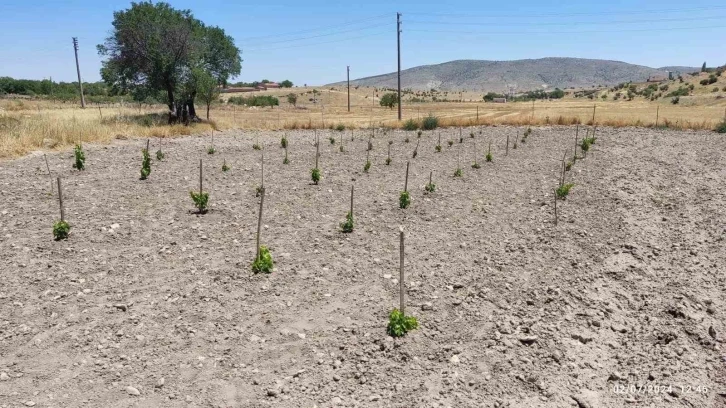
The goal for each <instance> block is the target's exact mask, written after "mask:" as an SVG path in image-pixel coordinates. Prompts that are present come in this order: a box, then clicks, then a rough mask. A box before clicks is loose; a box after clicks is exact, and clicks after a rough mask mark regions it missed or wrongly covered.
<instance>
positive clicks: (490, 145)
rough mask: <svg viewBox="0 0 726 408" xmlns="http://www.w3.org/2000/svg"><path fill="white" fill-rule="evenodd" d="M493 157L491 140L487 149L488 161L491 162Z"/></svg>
mask: <svg viewBox="0 0 726 408" xmlns="http://www.w3.org/2000/svg"><path fill="white" fill-rule="evenodd" d="M492 159H493V158H492V143H491V142H489V150H488V151H487V162H489V163H491V161H492Z"/></svg>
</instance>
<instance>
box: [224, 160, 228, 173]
mask: <svg viewBox="0 0 726 408" xmlns="http://www.w3.org/2000/svg"><path fill="white" fill-rule="evenodd" d="M222 171H224V172H227V171H229V166H227V160H225V161H223V162H222Z"/></svg>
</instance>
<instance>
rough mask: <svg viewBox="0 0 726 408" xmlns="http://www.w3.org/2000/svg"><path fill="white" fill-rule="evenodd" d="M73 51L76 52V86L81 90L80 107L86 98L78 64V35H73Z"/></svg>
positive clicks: (83, 106)
mask: <svg viewBox="0 0 726 408" xmlns="http://www.w3.org/2000/svg"><path fill="white" fill-rule="evenodd" d="M73 51H75V53H76V72H77V73H78V87H79V88H80V90H81V108H85V107H86V98H85V97H84V96H83V81H81V67H80V65H78V37H73Z"/></svg>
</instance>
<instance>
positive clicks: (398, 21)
mask: <svg viewBox="0 0 726 408" xmlns="http://www.w3.org/2000/svg"><path fill="white" fill-rule="evenodd" d="M396 39H397V42H398V120H401V13H396Z"/></svg>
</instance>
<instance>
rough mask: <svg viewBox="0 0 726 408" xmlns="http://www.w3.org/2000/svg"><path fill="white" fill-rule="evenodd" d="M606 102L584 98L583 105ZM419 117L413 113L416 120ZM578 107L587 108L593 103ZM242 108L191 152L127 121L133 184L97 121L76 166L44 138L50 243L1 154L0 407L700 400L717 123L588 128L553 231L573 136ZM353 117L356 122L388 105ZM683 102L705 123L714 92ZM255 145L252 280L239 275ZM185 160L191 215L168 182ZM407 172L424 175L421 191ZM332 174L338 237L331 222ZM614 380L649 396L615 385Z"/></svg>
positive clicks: (720, 142)
mask: <svg viewBox="0 0 726 408" xmlns="http://www.w3.org/2000/svg"><path fill="white" fill-rule="evenodd" d="M331 94H332V93H331ZM331 98H332V96H331ZM361 98H362V97H361ZM546 103H548V102H542V103H541V105H545V104H546ZM557 103H559V104H561V105H559V106H567V105H566V104H572V105H570V106H571V108H572V107H573V106H575V105H574V104H575V102H571V101H563V102H552V104H553V105H552V106H557V105H555V104H557ZM537 104H540V103H539V102H538V103H537ZM612 104H613V105H609V104H601V103H598V115H600V114H601V113H602V115H603V120H605V118H606V117H607V116H606V115H607V113H605V112H609V109H610V106H613V108H612V109H615V108H614V106H616V105H615V102H612ZM332 105H335V104H332ZM316 106H317V105H316ZM336 106H337V107H336V109H338V111H340V110H341V109H342V108H341V106H342V105H340V104H337V105H336ZM423 106H426V108H429V107H431V106H436V105H431V104H425V105H422V116H423V113H424V112H426V111H427V110H428V109H424V108H423ZM447 106H459V108H453V110H451V111H450V112H451V117H452V118H455V117H464V113H466V118H469V117H471V110H472V107H471V105H467V104H466V103H462V104H460V105H447ZM513 106H517V107H518V106H520V105H513ZM628 106H630V107H631V109H632V106H633V105H628ZM528 107H529V109H531V104H529V105H526V104H521V111H522V113H521V114H520V116H521V117H522V120H524V118H526V115H527V113H526V112H528V111H527V109H528ZM601 107H602V108H601ZM663 108H664V110H665V112H666V115H667V116H670V117H672V118H673V120H676V116H675V115H677V114H680V115H684V116H683V118H690V119H689V120H692V121H694V120H701V117H699V116H694V115H691V116H688V112H689V111H688V110H687V107H675V106H674V107H669V108H671V109H673V110H672V111H669V110H668V108H665V107H664V106H663ZM124 109H128V110H129V115H130V114H131V112H130V111H131V110H132V109H134V108H132V107H127V108H124ZM456 109H459V110H458V111H457V110H456ZM487 109H499V108H493V107H491V105H488V106H487ZM502 109H512V108H511V106H506V107H502ZM573 109H574V108H573ZM582 109H583V115H582V119H583V122H585V121H586V120H587V119H588V118H589V116H590V115H591V114H592V112H591V106H590V110H586V109H585V104H583V108H582ZM58 111H62V110H60V109H58ZM248 111H249V113H247V111H245V113H242V112H240V111H239V110H237V111H235V110H232V111H230V108H227V107H225V108H224V109H217V110H213V111H212V119H214V120H217V121H218V123H219V125H218V127H220V128H224V127H225V126H224V124H225V123H227V124H229V123H232V124H234V123H235V121H239V123H244V125H240V126H239V127H243V126H244V127H249V128H250V129H249V130H238V129H231V128H233V127H236V126H231V125H229V126H230V129H229V130H227V131H224V132H215V136H214V142H213V144H214V148H215V152H214V154H208V151H209V148H210V146H211V145H212V140H211V135H210V133H209V128H207V129H203V128H201V127H200V130H205V131H204V132H203V133H202V134H201V135H187V136H180V137H178V138H168V137H166V136H170V134H167V133H162V134H154V133H153V130H147V132H148V133H137V134H135V136H152V138H151V141H150V150H151V152H154V151H156V150H157V149H158V148H160V149H162V150H163V151H164V153H165V158H164V160H161V161H159V160H156V159H155V158H154V159H153V162H152V165H151V173H150V174H149V176H148V179H147V180H143V181H142V180H139V169H140V167H141V163H142V155H141V153H140V151H141V149H142V148H144V146H145V143H146V140H145V139H141V140H139V139H133V138H132V139H128V140H124V139H123V138H117V137H116V131H117V130H118V129H116V130H109V131H107V132H106V133H104V134H105V135H106V136H104V138H103V139H98V140H93V141H94V142H99V143H90V141H89V140H86V141H85V142H84V149H85V154H86V161H85V170H83V171H79V170H75V169H74V168H73V167H72V164H73V152H72V151H70V150H68V149H61V148H60V147H61V146H60V145H59V146H58V151H56V152H49V153H48V154H47V159H48V163H49V165H48V166H49V168H50V171H51V173H52V174H53V176H61V177H62V180H63V195H64V206H65V214H66V216H65V218H66V219H67V220H68V222H69V223H70V225H71V227H72V229H71V232H70V235H69V237H68V239H67V240H60V241H54V240H53V239H52V234H51V226H52V224H53V222H54V221H55V220H57V219H58V200H57V191H52V190H51V185H52V183H51V181H50V180H51V179H50V178H49V176H48V172H47V169H46V162H45V160H44V157H43V154H42V153H39V152H35V153H31V154H28V155H25V156H23V157H21V158H17V159H14V160H5V161H2V162H0V190H1V193H2V195H3V197H4V202H5V203H7V205H3V207H2V209H0V211H1V212H0V222H2V225H3V227H2V234H0V255H1V256H0V270H2V271H3V272H2V279H3V285H2V286H1V287H0V302H2V304H3V308H2V309H0V310H1V312H0V313H1V314H0V372H1V373H2V375H0V380H2V381H0V406H7V407H14V406H21V405H23V404H25V405H28V406H30V405H31V404H29V403H31V402H32V404H33V405H36V406H80V405H86V406H109V407H122V406H135V405H137V406H189V405H190V404H191V405H193V406H215V407H227V406H245V407H247V406H281V407H298V406H326V407H328V406H396V407H411V406H490V407H491V406H493V407H504V406H512V407H514V406H527V407H563V406H578V404H579V406H592V407H622V406H626V405H627V404H628V403H632V404H639V405H643V406H678V407H680V406H683V407H687V406H698V407H710V406H723V397H722V396H719V392H722V391H719V390H723V387H724V386H726V371H725V370H724V362H723V360H722V358H723V356H722V354H723V351H722V350H721V347H722V341H723V338H724V337H723V336H724V334H723V333H725V332H726V326H724V319H723V310H724V308H725V307H726V304H724V299H725V297H724V296H723V295H724V288H726V282H725V281H724V279H725V278H724V275H723V271H724V270H725V269H726V254H724V251H723V248H722V247H723V239H724V234H726V231H724V225H726V215H725V214H724V210H723V207H724V204H725V201H726V197H725V196H724V192H723V188H721V185H722V183H721V180H723V179H724V177H726V173H724V169H725V168H726V159H725V158H724V155H723V151H724V150H725V149H726V139H724V138H723V136H722V135H719V134H716V133H714V132H712V131H709V130H684V131H677V130H669V129H647V128H632V127H624V128H613V127H602V128H598V129H597V134H596V136H597V139H596V142H595V144H594V145H592V147H591V148H590V151H589V152H588V153H587V156H586V157H584V158H581V159H579V160H577V161H576V162H575V163H574V164H573V166H572V168H571V170H570V171H568V172H566V174H565V179H566V180H565V181H566V182H568V183H573V184H574V186H573V187H572V189H571V191H570V192H569V195H567V197H566V199H564V200H558V201H557V217H558V223H557V225H555V223H554V203H555V200H554V189H555V188H557V186H558V184H559V182H560V178H561V171H562V166H561V160H562V156H563V154H564V153H566V152H567V151H568V150H569V153H568V154H567V156H568V158H569V157H570V156H572V155H573V154H574V151H573V150H574V149H573V148H574V144H575V135H576V132H578V131H577V130H576V128H575V127H574V126H546V125H543V126H539V127H533V128H532V134H531V135H530V136H528V137H527V138H526V140H525V141H524V142H522V140H521V137H522V134H523V133H524V131H525V127H513V126H496V127H491V126H490V127H485V126H476V127H467V128H464V129H462V130H459V129H458V128H448V129H438V130H434V131H424V132H422V134H421V137H420V139H419V138H418V136H417V134H416V132H404V131H402V130H391V129H385V128H378V129H376V132H375V137H372V130H369V129H360V128H367V127H368V126H369V123H370V113H371V109H368V110H367V111H366V110H365V109H363V108H359V109H358V111H355V112H354V113H352V114H351V115H350V116H346V115H347V114H340V115H338V116H332V115H331V116H328V117H327V118H326V119H325V120H326V126H325V127H327V123H333V124H337V123H339V122H340V123H345V124H349V125H353V126H352V127H354V128H356V129H354V130H350V129H346V130H345V131H343V132H338V131H334V130H328V129H324V130H317V131H313V130H303V129H297V130H287V131H281V130H270V129H278V128H289V127H292V123H294V122H298V123H303V122H304V121H316V120H320V121H321V125H322V120H323V117H322V116H323V115H326V113H324V111H323V109H320V110H318V111H315V110H314V108H312V107H311V108H310V109H307V110H303V109H299V110H298V109H292V108H284V109H277V108H276V109H272V110H263V109H249V110H248ZM483 111H484V112H485V115H486V114H488V113H486V112H488V111H486V110H483ZM63 112H64V113H63V115H67V113H66V112H68V111H63ZM85 112H88V113H85ZM253 112H255V115H257V116H255V117H256V118H258V117H262V118H266V119H256V120H257V121H255V120H253V119H251V117H252V115H253ZM262 112H264V114H261V113H262ZM278 112H281V115H280V122H278V121H277V118H276V117H275V116H276V115H277V113H278ZM373 112H374V114H375V115H376V116H374V120H373V124H374V125H375V124H376V121H377V120H378V121H383V122H384V125H385V124H386V123H388V122H387V121H389V120H391V119H390V118H391V117H392V113H391V112H390V111H389V110H387V109H381V108H377V109H374V110H373ZM405 112H406V117H410V115H413V110H412V109H409V110H405ZM535 112H536V113H535V115H536V117H537V118H539V119H540V120H544V116H543V115H548V116H549V113H548V112H549V111H547V110H546V109H545V108H541V110H539V111H537V110H536V111H535ZM556 112H557V111H556V110H553V111H552V115H551V116H550V117H554V115H556ZM585 112H587V113H585ZM698 112H701V113H700V114H701V115H704V116H703V120H713V121H714V123H715V121H716V120H718V118H719V116H718V115H717V114H716V112H717V107H714V108H713V112H711V111H710V110H709V109H704V108H700V109H699V110H698ZM102 113H103V110H102ZM661 113H663V111H661ZM26 114H28V115H30V113H29V112H27V113H26ZM43 114H47V115H53V114H55V113H54V112H52V111H51V112H46V113H43V110H42V109H41V113H40V115H43ZM91 114H94V115H98V111H97V110H95V111H94V109H86V110H85V111H84V115H89V116H88V118H87V119H85V120H87V121H89V123H88V126H89V127H93V126H94V125H93V124H92V123H93V122H92V121H93V120H94V119H91V118H90V115H91ZM436 114H437V115H439V116H441V117H442V120H446V115H444V114H441V113H440V112H436ZM480 114H481V111H480ZM232 115H234V116H232ZM245 115H249V116H245ZM288 115H290V116H288ZM298 115H301V116H302V117H301V116H298ZM705 115H713V118H710V117H709V118H708V119H707V118H706V116H705ZM99 116H100V115H99ZM119 116H121V114H119ZM230 116H232V119H231V121H230ZM383 118H387V119H385V120H384V119H383ZM598 118H600V116H598ZM99 120H100V119H99ZM598 120H599V119H598ZM78 121H79V122H80V121H82V119H80V116H79V119H78ZM156 128H159V129H161V128H162V126H158V127H154V126H151V127H148V129H156ZM176 128H177V127H176V126H174V127H167V128H166V129H176ZM589 128H590V127H589V126H580V128H579V137H580V139H582V137H583V136H584V134H585V132H586V131H587V129H589ZM119 129H120V128H119ZM180 129H184V127H180ZM137 130H138V128H133V129H131V130H127V131H129V132H136V131H137ZM118 131H120V130H118ZM171 131H172V130H170V132H171ZM460 132H461V133H460ZM73 135H74V133H73V132H69V135H68V138H69V140H68V143H73V142H74V141H75V139H74V138H73V137H74V136H73ZM283 135H286V137H287V139H288V141H289V143H288V149H287V154H288V157H289V164H283V158H284V157H285V150H283V149H281V148H280V139H281V137H282V136H283ZM316 135H317V136H318V138H319V140H320V145H319V146H318V147H319V151H320V157H319V165H318V166H319V168H320V171H321V176H322V178H321V180H320V182H319V184H318V185H314V184H312V183H311V181H310V169H311V168H312V167H314V165H315V152H316V147H315V146H314V145H313V141H314V140H315V136H316ZM460 135H461V138H460ZM472 135H473V137H472ZM153 136H164V137H153ZM439 136H440V138H441V144H442V146H443V147H442V149H441V150H442V151H441V152H440V153H437V152H436V150H435V145H436V144H437V143H438V138H439ZM329 137H332V138H333V140H335V141H336V142H335V144H331V143H329V142H328V140H329ZM114 139H115V140H114ZM406 139H408V142H406ZM508 139H509V145H508V150H507V145H506V143H507V140H508ZM369 140H370V142H371V143H372V145H373V146H372V147H373V148H372V150H370V152H367V148H368V142H369ZM515 140H516V141H517V142H518V146H517V148H516V149H514V148H513V143H514V141H515ZM341 141H342V143H343V151H342V152H341V151H340V143H341ZM448 141H452V142H453V143H451V144H449V143H447V142H448ZM40 142H41V144H42V139H41V141H40ZM389 142H392V143H390V147H391V153H390V157H391V162H390V164H389V165H386V163H385V162H386V158H387V157H388V147H389ZM6 143H7V142H6ZM417 143H418V144H419V147H418V153H417V156H416V158H415V159H414V158H412V152H413V151H414V149H415V147H416V144H417ZM490 143H491V146H492V148H491V153H492V161H491V162H487V161H486V160H485V158H484V156H485V154H486V152H487V150H488V146H489V144H490ZM254 144H259V145H260V147H261V150H255V149H253V148H252V146H253V145H254ZM4 146H8V145H7V144H5V145H4ZM34 147H37V146H34ZM4 149H7V147H4ZM4 151H8V150H4ZM9 151H10V152H11V153H13V154H20V153H21V152H24V151H23V150H22V149H18V150H14V149H9ZM262 153H264V163H265V165H264V166H265V167H264V168H265V176H264V177H265V178H264V186H265V199H264V213H263V218H262V229H261V240H262V242H263V243H264V244H265V245H266V246H267V247H269V248H270V250H271V253H272V257H273V258H274V261H275V269H274V270H273V272H272V273H271V274H269V275H268V274H253V273H252V272H251V269H250V264H251V263H252V260H253V259H254V258H255V240H256V229H257V222H258V207H259V205H260V198H259V197H256V194H255V192H256V191H255V190H256V187H258V186H259V184H260V176H261V174H260V173H261V166H260V162H261V157H262ZM578 154H579V155H581V156H584V153H582V152H578ZM366 157H369V160H370V162H371V166H370V169H369V170H368V171H367V172H364V171H363V169H364V164H365V162H366ZM475 158H476V161H477V162H478V163H479V164H480V166H481V167H480V168H479V169H474V168H472V166H471V165H472V163H473V162H474V161H475ZM199 159H202V160H203V168H204V176H203V177H204V191H205V192H208V193H209V208H208V212H207V213H206V214H204V215H199V214H195V208H194V203H193V202H192V200H191V199H190V197H189V192H190V191H191V190H196V189H197V188H198V183H199V181H198V177H199V169H198V165H199ZM407 162H408V163H410V174H409V181H408V190H409V191H410V196H411V203H410V205H409V206H408V208H406V209H403V210H402V209H400V208H399V195H400V193H401V191H402V190H403V185H404V176H405V173H406V165H407ZM223 163H224V164H226V165H228V166H229V170H228V171H222V165H223ZM457 168H460V169H461V170H462V176H461V177H454V172H455V170H456V169H457ZM431 172H433V176H432V181H433V183H435V184H436V189H435V191H434V192H432V193H425V192H424V186H425V185H426V184H427V183H428V182H429V176H430V174H431ZM351 185H354V186H355V209H354V219H355V228H354V230H353V232H351V233H343V232H341V231H340V224H341V222H343V221H344V220H345V217H346V213H347V212H348V211H349V206H350V203H349V193H350V187H351ZM401 227H402V228H403V231H404V234H405V236H406V249H405V271H406V282H405V286H404V287H405V295H406V299H407V304H406V311H407V314H411V315H413V316H415V317H416V318H417V319H418V323H419V327H418V329H416V330H413V331H411V332H409V333H408V334H407V335H406V336H405V337H402V338H397V339H394V338H391V337H389V336H388V335H387V334H386V323H387V321H388V313H389V312H390V311H391V310H392V309H393V308H395V307H398V301H399V297H398V296H399V283H400V282H398V280H397V279H398V276H399V241H398V239H399V228H401ZM629 384H633V385H638V386H646V387H647V386H649V385H650V386H658V387H662V388H658V392H644V393H638V392H637V391H624V392H623V391H622V389H619V388H618V386H625V385H629ZM668 387H669V388H668ZM619 390H620V391H619ZM718 404H721V405H718Z"/></svg>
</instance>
